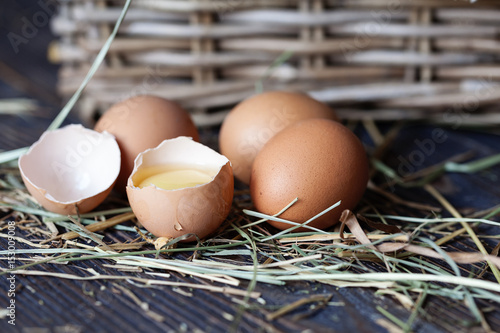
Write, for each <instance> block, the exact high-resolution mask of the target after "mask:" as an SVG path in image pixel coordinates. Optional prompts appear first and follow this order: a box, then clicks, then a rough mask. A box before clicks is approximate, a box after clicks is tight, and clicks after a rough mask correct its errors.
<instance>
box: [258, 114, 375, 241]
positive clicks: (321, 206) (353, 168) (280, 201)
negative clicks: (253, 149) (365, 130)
mask: <svg viewBox="0 0 500 333" xmlns="http://www.w3.org/2000/svg"><path fill="white" fill-rule="evenodd" d="M368 178H369V165H368V158H367V156H366V152H365V149H364V147H363V145H362V143H361V141H360V140H359V139H358V138H357V136H356V135H355V134H354V133H352V132H351V131H350V130H349V129H348V128H347V127H345V126H344V125H342V124H340V123H339V122H335V121H331V120H327V119H310V120H304V121H302V122H299V123H296V124H293V125H291V126H289V127H287V128H286V129H284V130H283V131H281V132H280V133H278V134H276V135H275V136H274V137H273V138H272V139H271V140H269V142H268V143H267V144H266V145H265V146H264V147H263V148H262V150H261V151H260V152H259V154H258V155H257V158H256V159H255V162H254V164H253V168H252V176H251V179H250V195H251V197H252V201H253V203H254V205H255V208H256V209H257V210H258V211H260V212H262V213H265V214H268V215H273V214H276V213H278V212H280V211H281V210H282V209H283V208H284V207H286V206H287V205H288V204H289V203H290V202H292V201H293V200H294V199H295V198H298V200H297V202H296V203H295V204H293V205H292V206H291V207H290V208H289V209H287V210H286V211H285V212H284V213H282V214H281V215H279V217H280V218H283V219H285V220H289V221H292V222H297V223H303V222H305V221H307V220H309V219H310V218H312V217H314V216H316V215H317V214H319V213H321V212H322V211H324V210H325V209H327V208H329V207H330V206H332V205H334V204H335V203H336V202H338V201H340V202H341V203H340V205H339V206H338V207H336V208H334V209H333V210H331V211H329V212H328V213H327V214H324V215H322V216H321V217H319V218H317V219H315V220H313V221H312V222H310V223H309V225H310V226H312V227H316V228H319V229H326V228H329V227H331V226H332V225H334V224H336V223H338V221H339V218H340V215H341V214H342V211H343V210H344V209H351V210H352V209H353V208H355V206H356V205H357V203H358V202H359V200H360V199H361V197H362V196H363V193H364V191H365V189H366V185H367V183H368ZM270 223H271V224H272V225H273V226H275V227H276V228H279V229H287V228H289V227H291V226H292V225H290V224H287V223H285V222H273V221H270ZM297 230H300V231H307V229H305V228H299V229H297Z"/></svg>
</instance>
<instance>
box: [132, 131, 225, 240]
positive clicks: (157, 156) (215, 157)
mask: <svg viewBox="0 0 500 333" xmlns="http://www.w3.org/2000/svg"><path fill="white" fill-rule="evenodd" d="M158 165H174V166H176V165H184V166H197V167H200V168H206V169H211V170H215V171H214V176H213V179H212V180H211V181H210V182H208V183H204V184H200V185H196V186H193V187H184V188H179V189H174V190H165V189H162V188H158V187H156V186H154V185H151V186H146V187H143V188H140V187H138V186H137V184H135V183H134V176H135V175H136V174H137V173H138V172H139V171H140V170H143V169H144V168H147V167H152V166H158ZM233 192H234V178H233V171H232V167H231V163H230V162H229V160H228V159H227V158H226V157H225V156H223V155H221V154H219V153H217V152H216V151H214V150H212V149H210V148H209V147H207V146H204V145H202V144H200V143H198V142H195V141H193V140H192V139H191V138H187V137H178V138H174V139H169V140H165V141H163V142H162V143H161V144H160V145H159V146H158V147H156V148H153V149H148V150H146V151H145V152H143V153H141V154H139V155H138V156H137V158H136V160H135V166H134V170H133V172H132V174H131V175H130V177H129V178H128V182H127V195H128V198H129V203H130V206H131V207H132V210H133V212H134V213H135V215H136V217H137V219H138V220H139V222H140V223H141V224H142V225H143V226H144V227H145V228H146V229H147V230H148V231H149V232H151V233H152V234H153V235H155V236H157V237H168V238H176V237H180V236H183V235H186V234H196V235H197V236H198V237H199V238H200V239H201V238H204V237H206V236H208V235H210V234H212V233H213V232H214V231H215V230H216V229H217V228H218V227H219V226H220V225H221V224H222V222H223V221H224V220H225V219H226V217H227V216H228V214H229V211H230V209H231V203H232V200H233ZM195 239H196V238H195V237H189V238H188V239H186V240H185V241H193V240H195Z"/></svg>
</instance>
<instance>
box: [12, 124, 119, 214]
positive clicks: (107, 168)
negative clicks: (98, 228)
mask: <svg viewBox="0 0 500 333" xmlns="http://www.w3.org/2000/svg"><path fill="white" fill-rule="evenodd" d="M19 170H20V171H21V176H22V179H23V181H24V184H25V185H26V188H27V189H28V191H29V192H30V194H31V195H32V196H33V197H34V198H35V199H36V200H37V201H38V202H39V203H40V204H41V205H42V206H43V207H44V208H45V209H47V210H49V211H52V212H55V213H58V214H64V215H67V214H76V208H75V206H77V207H78V211H79V212H80V213H86V212H89V211H91V210H92V209H94V208H95V207H97V206H98V205H99V204H100V203H101V202H102V201H104V199H105V198H106V197H107V196H108V194H109V192H110V191H111V189H112V188H113V185H114V183H115V181H116V178H117V177H118V174H119V172H120V149H119V147H118V144H117V142H116V140H115V138H114V137H113V136H112V135H111V134H109V133H107V132H103V133H99V132H96V131H94V130H91V129H86V128H84V127H83V126H81V125H68V126H65V127H62V128H60V129H57V130H54V131H47V132H45V133H43V134H42V136H41V137H40V139H39V140H38V141H37V142H35V143H34V144H33V145H32V146H31V147H30V149H29V150H28V152H27V153H26V154H24V155H23V156H21V157H20V158H19Z"/></svg>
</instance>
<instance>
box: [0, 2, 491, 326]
mask: <svg viewBox="0 0 500 333" xmlns="http://www.w3.org/2000/svg"><path fill="white" fill-rule="evenodd" d="M2 6H4V5H2ZM21 9H22V1H21V2H20V3H19V4H18V5H17V8H16V7H15V6H14V8H11V11H5V12H3V13H0V15H3V19H4V22H7V25H5V26H3V27H2V29H3V30H2V33H8V31H9V27H8V23H9V22H10V23H11V24H14V23H15V20H14V18H12V17H11V19H10V20H9V17H10V16H9V17H8V13H12V12H16V11H19V10H21ZM28 10H29V8H28ZM51 38H52V36H51V35H50V33H49V32H48V29H47V28H43V29H40V31H39V32H38V35H37V38H36V39H33V40H31V41H30V42H29V43H28V44H26V45H21V46H20V52H19V53H17V54H16V53H14V52H13V50H12V48H9V45H8V42H5V40H2V43H3V44H2V45H1V46H0V47H1V49H2V51H1V56H2V59H1V62H0V80H1V81H0V97H1V98H18V97H19V98H31V99H33V100H35V101H36V103H37V108H36V110H35V111H34V112H33V113H31V114H28V115H23V116H18V115H0V149H14V148H19V147H24V146H26V145H29V144H31V143H32V142H33V141H34V140H36V139H37V138H38V137H39V136H40V134H41V133H42V132H43V131H44V129H45V128H46V127H47V126H48V124H49V123H50V121H51V120H52V118H53V117H54V115H55V114H56V113H57V112H58V110H59V109H60V106H61V102H60V101H59V99H58V98H57V94H56V93H55V85H56V82H57V66H55V65H52V64H49V63H47V61H46V57H45V47H46V45H47V43H48V42H49V41H50V39H51ZM67 122H78V117H77V116H76V115H75V114H72V115H71V116H70V118H69V119H68V120H67ZM389 125H390V124H388V125H387V126H389ZM383 126H384V125H382V127H383ZM436 128H437V127H432V126H429V125H423V124H422V125H419V124H412V125H408V126H406V127H405V128H404V130H402V131H401V132H400V134H399V136H398V139H397V140H396V142H397V144H394V145H392V146H391V148H390V149H389V154H388V155H387V156H386V158H385V161H386V162H387V163H388V164H389V165H392V166H394V167H397V166H398V161H401V159H400V158H399V157H404V158H409V156H410V155H411V153H413V152H416V151H419V150H420V151H422V146H421V145H419V143H418V142H417V141H418V140H420V141H419V142H421V141H422V140H424V139H425V138H429V137H431V136H432V131H433V130H434V129H436ZM216 131H217V129H214V128H212V129H208V130H204V131H202V134H203V137H202V138H203V140H204V141H205V142H206V143H209V144H213V143H214V142H215V140H216ZM443 131H445V133H446V135H447V140H445V141H444V142H442V143H438V144H435V145H434V146H433V147H432V148H433V149H432V152H430V151H427V152H425V151H423V153H425V155H426V156H425V160H424V161H422V163H421V165H418V166H416V167H418V168H423V167H425V166H429V165H433V164H435V163H436V162H438V161H441V160H444V159H446V158H448V157H450V156H454V155H456V154H458V153H460V152H463V151H465V150H467V151H473V152H474V153H475V154H477V155H476V156H487V155H491V154H494V153H498V152H500V145H499V142H500V140H499V138H498V136H497V134H496V132H497V131H493V130H492V133H484V132H476V131H469V130H466V129H464V128H463V127H462V128H460V129H458V130H453V129H451V128H443ZM358 134H359V135H360V136H361V137H362V138H363V140H365V142H367V141H368V136H367V135H366V133H364V134H363V133H361V132H360V133H358ZM399 165H401V164H399ZM498 175H500V167H498V166H494V167H493V168H491V169H488V170H486V171H484V172H478V173H475V174H470V175H467V174H456V173H449V174H446V175H444V176H442V177H440V178H439V179H438V180H437V181H436V182H435V183H434V185H435V186H436V188H438V189H439V190H440V191H441V192H442V193H445V195H446V198H447V199H448V200H449V201H450V202H451V203H452V204H453V205H454V206H455V207H457V208H458V209H461V210H462V211H465V210H481V209H487V208H490V207H492V206H494V205H496V204H498V203H499V201H500V189H499V188H500V187H499V185H500V179H499V177H498ZM395 193H397V194H398V195H400V196H401V197H404V198H406V199H408V200H415V201H420V202H424V203H428V204H431V205H437V202H436V201H435V200H433V199H431V198H426V197H425V196H423V195H422V193H421V192H419V191H415V190H411V189H410V190H404V189H397V191H396V192H395ZM376 197H377V195H376V194H375V193H368V194H367V198H368V199H374V200H376ZM6 214H7V213H1V212H0V218H2V217H5V215H6ZM498 230H499V229H498V227H492V226H486V225H480V226H479V227H477V229H476V232H477V233H478V234H481V235H486V234H489V235H497V234H498V233H499V232H498ZM104 234H105V238H104V240H106V239H121V240H124V239H127V238H128V239H130V235H129V234H125V233H122V232H120V231H106V232H105V233H104ZM483 243H484V244H485V246H486V248H487V250H488V251H490V252H491V250H492V249H493V247H495V246H496V245H497V244H496V243H497V241H496V240H494V239H483ZM7 247H8V243H7V240H6V239H5V238H1V239H0V249H7ZM16 247H17V248H18V249H28V248H30V246H29V245H27V244H23V243H20V242H18V243H16ZM149 248H151V247H149ZM471 248H473V244H472V243H471V242H470V241H468V240H464V239H457V240H456V241H454V242H453V243H450V244H449V245H448V249H449V250H450V249H457V250H468V249H471ZM22 257H26V256H20V257H19V259H21V258H22ZM174 257H175V258H179V259H183V260H186V258H187V255H186V254H182V253H181V254H178V255H174ZM435 262H437V263H438V264H440V265H441V266H442V265H443V262H442V261H435ZM17 263H18V264H22V263H25V262H21V261H18V262H17ZM110 263H111V261H109V260H85V261H78V262H75V263H70V264H66V265H57V264H42V265H40V266H39V267H38V269H40V270H45V271H47V272H52V273H61V274H73V275H89V274H88V273H89V272H93V271H95V272H98V273H100V274H104V275H106V274H113V275H117V274H118V275H122V276H130V275H133V276H136V277H142V278H147V277H148V275H147V274H146V273H145V272H144V271H143V272H126V271H123V272H120V271H117V270H116V269H111V268H108V267H106V266H105V264H110ZM0 267H3V268H5V267H6V261H5V260H0ZM481 267H484V265H474V266H465V268H464V269H463V270H462V274H465V273H464V272H466V270H467V269H480V268H481ZM169 274H170V277H169V278H167V279H166V280H167V281H173V282H186V283H194V284H208V283H207V282H206V281H205V280H203V279H201V278H197V277H192V276H187V275H182V274H179V273H176V272H169ZM7 277H8V275H3V276H2V277H0V290H2V291H1V292H0V304H1V308H0V313H3V318H1V319H0V331H1V332H86V331H88V332H90V331H91V332H110V331H121V332H157V331H163V332H226V331H231V330H237V331H239V332H255V331H263V332H395V331H398V326H397V325H396V324H394V323H393V322H391V320H389V319H388V317H387V316H386V315H384V313H383V312H381V310H380V309H381V308H382V309H385V310H387V311H388V312H390V313H391V314H392V315H393V316H395V317H396V318H398V319H399V320H402V321H403V322H404V321H406V320H407V319H408V318H409V317H410V316H411V310H408V309H405V308H404V307H403V306H402V305H401V303H400V302H397V301H396V300H395V299H394V298H393V297H391V296H379V295H377V294H376V293H375V289H371V288H337V287H334V286H330V285H327V284H320V283H317V282H289V283H287V284H286V285H285V286H274V285H270V284H265V283H259V284H257V286H256V288H255V291H256V292H259V293H260V294H261V299H262V300H263V301H265V305H263V304H254V305H256V306H255V308H250V309H247V310H246V311H241V308H240V306H239V302H238V300H240V302H241V297H235V296H232V295H228V294H225V293H220V292H211V291H207V290H201V289H197V288H194V289H191V288H185V287H170V286H152V287H144V286H142V285H140V284H138V283H134V282H133V281H127V280H106V279H103V280H90V281H77V280H73V279H64V278H58V277H50V276H25V275H23V274H19V275H16V277H15V281H16V289H15V304H16V326H15V327H14V326H12V325H9V324H8V320H9V318H8V317H6V313H5V311H4V312H1V311H2V309H5V308H6V305H7V304H8V302H9V301H10V300H11V299H12V298H11V297H9V296H8V293H7V291H8V289H9V285H10V284H9V280H8V279H7ZM483 278H485V279H488V280H491V281H494V279H493V277H492V276H491V274H490V273H485V274H484V276H483ZM214 285H217V284H216V283H215V284H214ZM247 286H248V282H245V281H242V282H241V284H240V286H239V287H238V288H239V289H241V290H245V288H246V287H247ZM314 296H325V297H328V298H329V301H328V303H327V304H324V305H323V306H320V302H312V303H308V304H304V305H302V306H298V307H296V309H295V310H294V311H293V312H291V313H288V314H285V315H283V316H278V317H277V318H276V319H274V320H269V319H266V316H267V315H269V314H270V313H272V312H274V311H275V310H276V309H278V308H281V307H283V306H286V305H290V304H293V303H294V302H296V301H299V300H311V299H312V298H314ZM257 305H259V306H257ZM478 306H479V307H480V309H481V310H485V311H484V312H483V314H484V316H485V318H486V322H487V323H488V324H489V326H490V327H491V328H492V330H494V331H500V309H499V307H498V304H493V303H488V302H483V301H479V302H478ZM424 309H425V314H423V313H421V314H420V315H419V316H418V317H417V319H416V321H415V322H414V325H413V326H412V327H413V330H414V331H416V332H446V331H450V332H451V331H454V332H456V331H468V330H469V328H468V327H467V325H468V324H470V323H472V322H473V321H474V317H473V315H472V314H471V313H470V312H469V311H468V310H467V309H466V308H465V307H464V306H463V305H461V304H460V302H452V301H450V300H448V299H444V298H438V297H429V298H428V299H427V300H426V302H425V305H424ZM239 315H241V318H238V316H239ZM235 322H237V323H238V325H237V326H235V324H234V323H235ZM470 329H472V328H470ZM474 329H476V330H477V331H481V330H482V329H481V326H480V325H479V326H478V325H475V326H474Z"/></svg>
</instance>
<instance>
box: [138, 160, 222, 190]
mask: <svg viewBox="0 0 500 333" xmlns="http://www.w3.org/2000/svg"><path fill="white" fill-rule="evenodd" d="M134 178H136V181H134V183H135V184H136V186H137V187H139V188H144V187H147V186H151V185H155V186H156V187H158V188H161V189H164V190H175V189H179V188H186V187H194V186H196V185H201V184H206V183H209V182H210V181H212V179H213V176H212V173H211V172H209V171H208V170H202V169H194V168H172V167H161V166H155V167H149V168H145V169H143V170H139V171H138V172H137V173H136V174H135V177H134ZM137 180H138V181H137Z"/></svg>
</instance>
